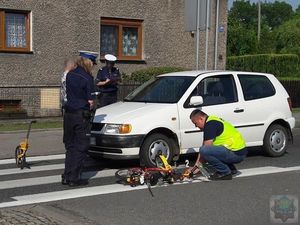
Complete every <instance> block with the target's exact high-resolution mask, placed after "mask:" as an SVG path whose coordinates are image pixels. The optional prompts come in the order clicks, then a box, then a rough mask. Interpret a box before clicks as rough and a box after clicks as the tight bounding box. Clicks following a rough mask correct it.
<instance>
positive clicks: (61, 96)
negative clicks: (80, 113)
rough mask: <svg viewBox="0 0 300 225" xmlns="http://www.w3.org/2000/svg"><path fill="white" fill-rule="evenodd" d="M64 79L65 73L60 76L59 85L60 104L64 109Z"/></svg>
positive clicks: (65, 95)
mask: <svg viewBox="0 0 300 225" xmlns="http://www.w3.org/2000/svg"><path fill="white" fill-rule="evenodd" d="M66 78H67V72H64V73H63V75H62V76H61V85H60V103H61V107H64V106H65V104H66V103H67V92H66Z"/></svg>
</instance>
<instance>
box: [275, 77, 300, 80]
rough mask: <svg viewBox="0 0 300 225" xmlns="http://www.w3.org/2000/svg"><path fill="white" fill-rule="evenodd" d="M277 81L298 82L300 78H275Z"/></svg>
mask: <svg viewBox="0 0 300 225" xmlns="http://www.w3.org/2000/svg"><path fill="white" fill-rule="evenodd" d="M276 78H277V79H278V80H282V81H286V80H287V81H289V80H290V81H298V80H300V76H295V77H276Z"/></svg>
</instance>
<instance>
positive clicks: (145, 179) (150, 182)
mask: <svg viewBox="0 0 300 225" xmlns="http://www.w3.org/2000/svg"><path fill="white" fill-rule="evenodd" d="M155 162H156V166H157V167H151V168H147V167H134V168H129V169H120V170H118V171H117V172H116V173H115V176H116V177H117V178H118V179H119V183H122V184H125V185H130V186H132V187H135V186H137V185H144V184H146V185H147V186H148V188H149V191H150V193H151V195H152V196H153V193H152V191H151V188H150V187H151V186H154V185H156V184H158V183H159V182H160V183H162V184H163V183H166V182H167V183H169V184H173V183H174V182H183V181H185V180H194V179H196V178H199V177H201V176H202V177H204V178H206V180H207V181H208V180H209V179H210V177H211V175H212V174H213V171H212V170H211V169H210V168H209V166H208V164H205V163H203V162H200V163H199V164H198V165H195V166H194V167H192V168H191V167H188V165H186V166H184V167H182V166H181V167H177V166H175V167H172V166H171V165H170V164H169V163H168V161H167V159H166V157H165V156H164V155H161V154H160V155H158V156H156V159H155Z"/></svg>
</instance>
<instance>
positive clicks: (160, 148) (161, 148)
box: [149, 140, 170, 164]
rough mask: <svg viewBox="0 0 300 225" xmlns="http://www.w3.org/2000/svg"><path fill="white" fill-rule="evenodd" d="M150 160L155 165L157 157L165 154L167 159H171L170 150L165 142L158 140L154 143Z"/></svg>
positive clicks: (151, 146) (150, 148) (151, 147)
mask: <svg viewBox="0 0 300 225" xmlns="http://www.w3.org/2000/svg"><path fill="white" fill-rule="evenodd" d="M149 150H150V151H149V158H150V159H151V161H152V162H153V163H154V164H155V157H156V156H157V155H159V154H163V155H164V156H165V157H166V158H167V159H168V158H169V154H170V149H169V146H168V144H167V142H165V141H164V140H157V141H155V142H153V143H152V144H151V145H150V147H149Z"/></svg>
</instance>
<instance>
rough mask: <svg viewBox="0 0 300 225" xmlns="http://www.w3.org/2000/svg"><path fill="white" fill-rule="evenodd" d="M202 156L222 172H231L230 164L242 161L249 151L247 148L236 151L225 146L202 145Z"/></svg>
mask: <svg viewBox="0 0 300 225" xmlns="http://www.w3.org/2000/svg"><path fill="white" fill-rule="evenodd" d="M199 152H200V156H201V158H202V159H204V160H205V161H206V162H208V163H209V164H210V165H212V166H213V167H214V168H215V169H216V171H217V172H219V173H220V174H224V175H226V174H230V173H231V170H230V168H229V167H228V165H230V164H236V163H240V162H242V161H243V160H244V159H245V157H246V155H247V153H248V151H247V149H246V148H244V149H242V150H240V151H238V152H237V153H234V152H233V151H230V150H228V149H227V148H225V147H224V146H213V145H211V146H208V145H205V146H202V147H201V148H200V150H199Z"/></svg>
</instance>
